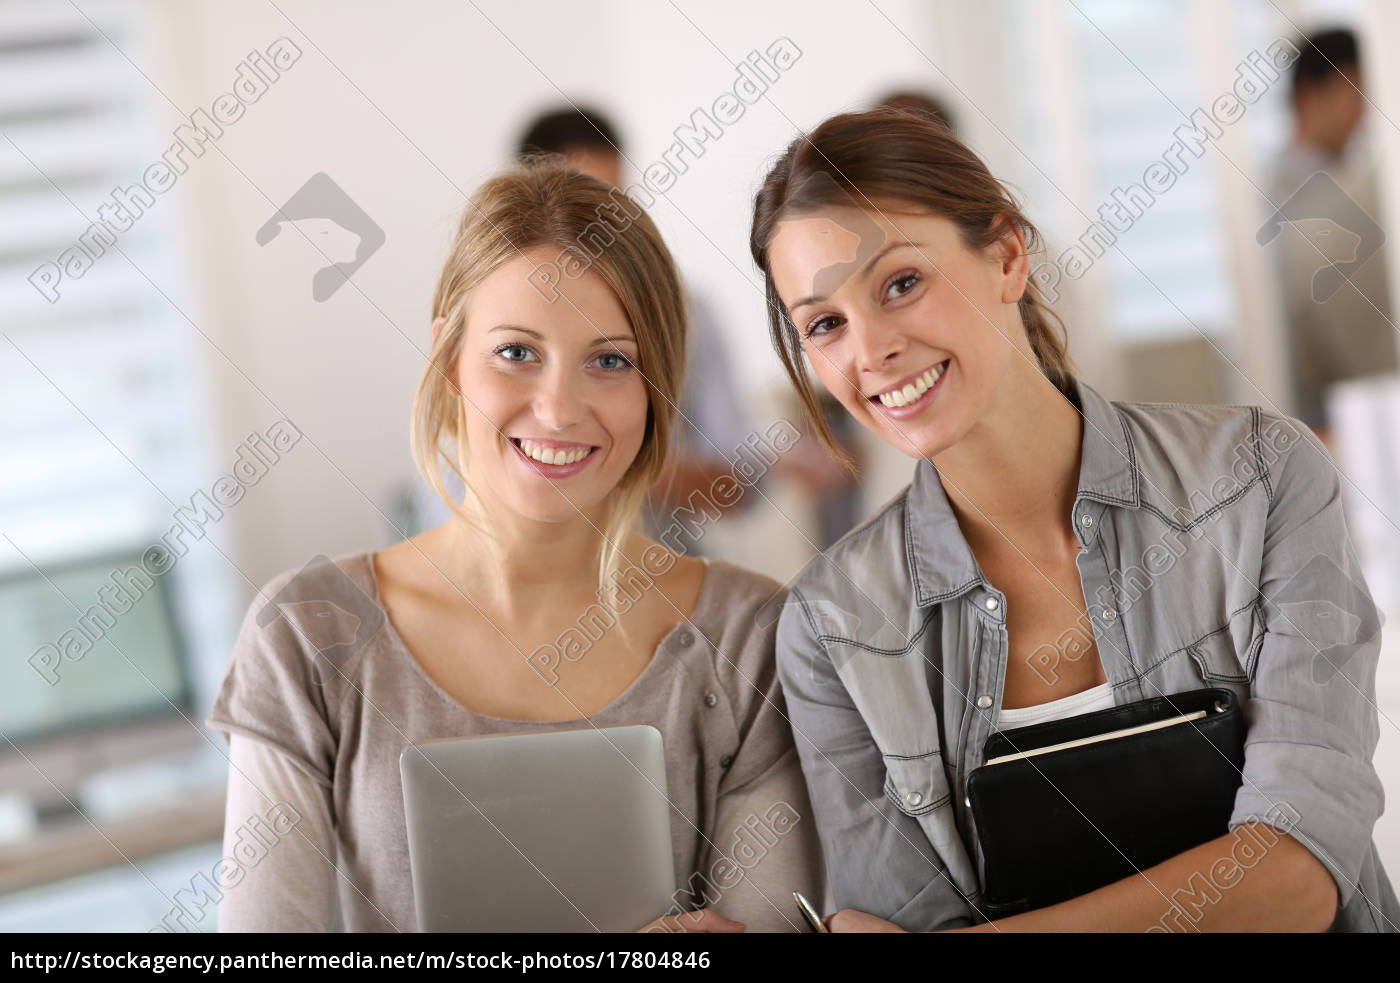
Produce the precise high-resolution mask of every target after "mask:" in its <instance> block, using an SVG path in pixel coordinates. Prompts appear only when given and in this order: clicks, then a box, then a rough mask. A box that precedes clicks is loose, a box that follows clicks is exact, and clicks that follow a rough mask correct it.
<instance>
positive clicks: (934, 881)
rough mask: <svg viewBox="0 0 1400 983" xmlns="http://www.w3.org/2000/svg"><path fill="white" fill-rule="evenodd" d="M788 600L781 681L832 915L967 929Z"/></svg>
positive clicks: (835, 678)
mask: <svg viewBox="0 0 1400 983" xmlns="http://www.w3.org/2000/svg"><path fill="white" fill-rule="evenodd" d="M805 604H806V602H805V600H804V599H803V595H802V594H801V592H800V591H797V590H794V591H793V592H792V594H791V595H790V597H789V599H788V603H787V604H786V605H784V607H783V612H782V615H781V618H780V619H779V622H778V639H777V647H778V673H779V677H780V679H781V681H782V685H783V692H784V694H785V695H786V698H787V705H788V717H789V720H790V721H791V724H792V730H793V736H794V738H795V741H796V744H797V752H798V756H799V757H800V758H801V761H802V770H803V772H804V774H805V775H806V776H807V787H808V791H809V793H810V795H811V799H812V810H813V813H814V814H815V816H816V821H817V831H818V833H819V834H820V836H821V843H822V851H823V854H824V855H825V858H826V870H827V878H828V880H829V882H830V885H831V889H832V895H833V897H834V899H835V902H836V907H837V908H838V909H841V908H852V909H855V910H857V911H864V912H868V913H869V914H872V915H877V916H878V917H880V918H884V919H887V920H889V921H892V922H894V923H895V924H897V925H899V926H900V927H901V928H904V929H907V930H909V931H929V930H934V929H942V928H956V927H961V926H963V925H967V924H970V923H971V919H970V917H968V909H967V904H966V901H965V900H964V899H963V897H962V896H961V895H960V894H959V893H958V891H957V890H956V889H955V888H954V887H953V884H952V882H951V881H950V880H949V878H948V874H947V871H946V869H945V867H944V865H943V864H942V862H941V861H940V860H939V858H938V855H937V853H936V852H935V851H934V849H933V847H932V846H931V844H930V843H929V840H928V837H927V836H925V835H924V831H923V830H922V829H921V828H920V826H919V823H918V820H916V819H915V818H914V817H912V816H909V815H906V814H905V813H903V812H901V811H900V810H899V809H898V808H897V807H896V806H895V805H894V803H893V802H892V801H891V800H890V798H889V797H888V796H887V795H886V794H885V791H884V787H885V777H886V769H885V763H884V758H883V756H882V754H881V752H880V749H879V746H878V745H877V744H876V743H875V739H874V738H873V737H872V736H871V733H870V728H869V727H868V726H867V725H866V723H865V720H864V718H863V717H862V716H861V714H860V711H859V709H857V707H856V705H855V703H854V702H853V701H852V699H851V696H850V693H849V692H848V690H847V689H846V687H845V685H844V684H843V683H842V682H841V679H840V677H839V675H838V674H837V672H836V668H835V667H834V666H833V664H832V661H831V658H830V657H829V655H828V653H827V652H826V650H825V648H824V647H823V645H822V643H821V641H820V640H819V639H818V638H817V637H816V635H815V633H814V631H813V629H812V626H811V624H810V623H809V621H808V619H807V617H806V616H805V614H804V607H805ZM930 712H932V709H930Z"/></svg>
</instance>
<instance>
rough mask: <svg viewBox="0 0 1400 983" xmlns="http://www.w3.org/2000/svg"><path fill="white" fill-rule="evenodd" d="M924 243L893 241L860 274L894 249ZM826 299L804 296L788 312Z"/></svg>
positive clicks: (916, 246)
mask: <svg viewBox="0 0 1400 983" xmlns="http://www.w3.org/2000/svg"><path fill="white" fill-rule="evenodd" d="M923 245H924V244H923V243H922V242H892V243H890V244H889V245H887V246H886V247H885V248H884V249H881V250H880V251H879V252H878V253H876V254H875V255H874V256H871V257H870V262H868V263H866V264H865V266H864V267H863V268H862V269H861V271H860V275H861V276H865V275H866V274H868V273H869V272H870V270H871V268H872V267H874V265H875V264H876V263H878V262H880V260H882V259H884V258H885V256H886V255H888V254H889V253H892V252H894V250H896V249H906V248H913V249H922V248H923ZM825 300H826V298H825V297H816V296H813V297H803V298H802V299H801V300H799V301H798V302H797V303H795V304H793V305H792V306H791V307H789V308H788V314H789V315H791V314H792V312H793V311H795V310H797V309H798V308H799V307H806V306H807V305H808V304H820V303H822V302H823V301H825Z"/></svg>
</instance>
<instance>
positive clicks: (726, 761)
mask: <svg viewBox="0 0 1400 983" xmlns="http://www.w3.org/2000/svg"><path fill="white" fill-rule="evenodd" d="M733 763H734V755H732V754H726V755H725V756H724V757H722V758H720V759H719V766H720V767H721V768H728V767H729V766H730V765H732V764H733Z"/></svg>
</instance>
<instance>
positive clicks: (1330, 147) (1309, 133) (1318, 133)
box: [1293, 119, 1346, 160]
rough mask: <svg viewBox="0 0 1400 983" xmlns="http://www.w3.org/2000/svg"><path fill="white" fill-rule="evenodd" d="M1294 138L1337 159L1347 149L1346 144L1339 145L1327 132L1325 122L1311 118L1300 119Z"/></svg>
mask: <svg viewBox="0 0 1400 983" xmlns="http://www.w3.org/2000/svg"><path fill="white" fill-rule="evenodd" d="M1293 139H1294V141H1295V142H1297V143H1299V144H1302V145H1303V146H1304V147H1307V148H1309V149H1311V150H1315V151H1317V152H1318V153H1320V154H1323V155H1325V156H1326V157H1328V158H1330V159H1332V160H1336V159H1337V158H1338V157H1340V156H1341V155H1342V151H1343V150H1345V149H1346V144H1345V143H1342V144H1341V145H1338V143H1337V140H1336V138H1335V137H1333V136H1332V135H1331V134H1330V133H1328V132H1327V129H1326V128H1325V126H1324V124H1322V123H1320V122H1315V121H1311V120H1303V119H1299V120H1298V121H1297V123H1296V125H1295V126H1294V128H1293Z"/></svg>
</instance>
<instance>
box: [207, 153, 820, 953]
mask: <svg viewBox="0 0 1400 983" xmlns="http://www.w3.org/2000/svg"><path fill="white" fill-rule="evenodd" d="M610 192H612V189H610V188H609V186H608V185H606V184H604V183H602V182H600V181H597V180H595V179H593V178H591V177H587V176H585V175H582V174H579V173H578V172H576V171H571V170H569V169H567V168H565V167H564V166H563V165H560V164H551V163H529V164H526V165H523V166H521V167H518V168H516V169H514V170H512V171H509V172H506V173H504V174H502V175H500V176H498V177H496V178H493V179H492V180H490V181H488V182H487V183H486V184H484V185H483V186H482V187H481V188H480V189H479V190H478V191H477V193H476V194H475V195H474V196H473V199H472V201H471V203H470V204H469V205H468V207H467V208H466V210H465V213H464V215H463V217H462V221H461V224H460V227H459V229H458V232H457V235H456V240H455V242H454V243H453V245H452V250H451V254H450V256H449V257H448V260H447V263H446V266H445V267H444V269H443V272H442V276H441V279H440V281H439V284H438V288H437V292H436V296H435V298H434V301H433V314H434V323H433V338H432V349H431V352H430V355H429V359H428V365H427V368H426V370H425V372H424V375H423V380H422V383H421V384H420V386H419V390H418V396H417V400H416V403H415V406H414V425H413V448H414V454H415V459H416V461H417V463H418V466H419V468H420V469H421V470H422V471H423V473H424V475H425V476H426V478H427V479H428V481H429V482H430V483H431V484H432V485H433V487H434V488H436V489H437V490H438V492H439V494H441V495H443V497H444V498H445V499H446V500H447V504H448V505H449V506H450V507H451V508H452V510H453V515H452V517H451V518H450V519H449V520H448V521H447V522H445V523H444V524H443V525H441V526H439V527H437V528H435V529H432V530H429V531H427V532H424V533H422V534H421V535H418V536H415V537H414V538H413V539H410V540H407V541H404V542H401V543H399V544H397V545H395V546H392V547H390V548H389V549H386V550H383V551H380V552H374V551H368V552H363V553H355V554H351V555H347V556H342V557H338V558H336V559H335V560H334V561H333V562H320V563H312V564H309V565H308V566H307V567H306V568H304V569H302V570H300V571H288V572H286V573H283V574H281V575H279V576H277V577H275V578H273V580H272V581H271V582H270V583H269V584H267V585H266V587H265V588H264V589H263V591H262V592H261V596H260V597H259V599H258V600H257V601H255V602H254V604H253V605H252V607H251V609H250V610H249V612H248V616H247V618H246V620H245V622H244V624H243V628H242V632H241V634H240V637H239V640H238V643H237V647H236V650H235V652H234V656H233V660H232V663H231V665H230V666H229V668H228V672H227V675H226V677H225V679H224V682H223V686H222V689H221V691H220V693H219V695H218V698H217V700H216V701H215V704H214V708H213V712H212V714H211V716H210V721H209V723H210V726H211V727H214V728H216V729H218V730H220V731H223V732H226V733H227V734H229V735H230V744H231V764H232V769H231V773H230V778H229V805H228V814H227V825H226V831H225V839H226V852H227V853H229V854H230V855H233V856H236V857H237V856H241V854H235V853H233V851H234V850H236V849H239V848H240V843H239V836H240V835H242V834H241V833H240V830H242V829H243V828H244V826H245V824H246V822H247V820H248V818H249V817H250V816H261V817H265V818H267V824H268V825H271V826H277V825H279V824H280V827H281V829H282V834H281V835H280V836H279V837H277V838H276V842H275V843H274V844H272V845H271V846H269V847H267V851H266V852H267V853H268V855H269V859H268V861H267V862H266V863H257V864H255V865H253V866H251V867H246V865H245V873H244V875H243V877H242V880H241V882H240V883H237V884H232V885H230V886H229V887H228V888H227V890H226V892H225V896H224V898H223V901H222V903H221V905H220V909H219V927H220V929H221V930H225V931H227V930H280V931H323V930H329V929H332V928H343V929H346V930H349V931H396V930H397V931H412V930H414V928H415V927H416V920H415V912H414V901H413V889H412V883H411V877H410V871H409V860H408V846H407V840H406V834H405V827H404V816H403V806H402V789H401V785H400V779H399V763H398V762H399V753H400V751H401V750H402V749H403V748H404V746H405V745H407V744H409V743H410V742H416V741H422V740H427V739H431V738H444V737H456V736H465V735H472V734H486V733H509V732H512V731H522V730H534V729H539V728H541V727H550V726H558V727H578V726H587V725H589V724H595V725H599V726H603V725H608V724H618V723H650V724H653V725H654V726H656V727H658V728H659V729H660V730H661V732H662V734H663V735H664V738H665V748H666V767H667V781H668V785H669V789H668V792H669V795H670V799H671V804H672V806H673V808H672V810H671V828H672V841H673V846H674V851H675V872H676V881H677V885H678V892H677V896H676V904H675V905H674V907H673V910H671V911H669V912H661V911H659V912H657V913H656V915H657V920H656V921H655V922H653V923H652V924H651V925H650V926H648V927H650V928H653V929H664V930H671V931H708V932H732V931H743V930H745V929H747V930H749V931H755V930H778V931H795V930H797V929H798V928H799V926H800V924H801V923H800V919H799V917H798V914H797V911H796V909H795V907H794V906H793V905H792V903H791V897H792V896H791V891H792V890H794V889H796V890H801V891H803V892H805V893H811V895H812V896H820V891H821V879H820V863H821V861H820V854H819V849H818V847H817V845H816V843H817V841H816V831H815V827H814V824H813V823H812V821H811V819H810V809H809V806H808V804H807V798H806V792H805V788H804V785H803V782H802V776H801V770H800V765H799V763H798V760H797V757H796V753H795V750H794V748H793V743H792V737H791V733H790V729H789V725H788V723H787V719H786V716H785V710H784V707H783V703H782V697H781V693H780V690H779V688H778V684H777V677H776V670H775V666H774V660H773V636H774V630H775V624H776V609H775V607H774V605H775V603H780V602H781V599H782V598H781V594H782V590H781V587H780V586H779V585H778V584H777V583H775V582H774V581H772V580H770V579H768V578H766V577H763V576H760V575H757V574H754V573H751V572H749V571H746V570H743V569H741V568H738V567H736V566H733V565H731V564H729V563H726V562H723V561H719V560H711V561H709V562H703V561H699V560H695V559H691V558H687V557H684V556H678V555H677V554H675V553H673V552H671V551H670V550H668V549H667V548H666V547H665V546H663V545H661V544H659V543H655V542H652V541H650V540H647V539H645V538H643V537H642V536H641V535H639V534H638V533H637V532H636V531H634V529H633V526H634V523H635V520H636V518H637V514H638V509H639V505H640V503H641V501H642V499H643V497H644V495H645V494H646V491H647V489H648V487H649V486H650V485H651V484H652V482H653V481H654V480H655V479H656V477H657V475H658V474H659V473H660V472H661V469H662V467H663V466H664V464H665V461H666V455H667V448H668V437H669V435H670V434H671V433H672V426H673V423H674V419H675V405H676V402H677V398H678V394H679V392H680V389H681V384H682V372H683V364H682V362H683V353H684V351H685V321H684V314H683V304H682V297H681V291H680V287H679V283H678V280H677V276H676V272H675V269H674V268H673V266H672V262H671V257H670V254H669V253H668V251H667V249H666V246H665V244H664V243H663V242H662V240H661V237H660V235H659V234H658V232H657V230H656V228H655V226H654V225H653V224H652V222H651V220H650V219H649V218H648V217H647V216H646V215H645V213H643V212H642V211H641V210H640V209H639V208H637V207H636V206H635V205H633V204H631V203H630V202H629V201H627V200H626V199H624V198H622V197H620V196H619V195H617V194H616V193H610ZM561 270H562V271H564V273H563V275H556V274H558V273H559V271H561ZM440 460H446V461H448V462H449V464H450V466H451V467H452V468H453V469H454V470H455V471H456V472H457V476H458V478H459V479H460V480H461V482H462V484H463V485H464V486H465V488H466V489H467V493H466V495H465V496H464V497H463V498H462V500H460V501H458V500H455V499H453V498H452V497H451V496H450V495H449V494H448V492H447V491H446V483H445V482H444V480H443V476H442V474H441V471H440V466H439V462H440ZM347 614H348V615H349V616H350V617H346V616H345V615H347ZM279 804H285V807H283V806H280V805H279ZM279 808H280V809H281V812H276V813H275V814H274V813H270V812H269V810H274V811H275V810H277V809H279ZM755 820H756V821H757V825H755ZM765 830H766V831H767V835H764V836H757V835H756V831H757V833H763V832H764V831H765ZM775 830H779V831H778V832H774V831H775ZM751 840H752V841H755V842H757V843H760V844H761V846H759V847H755V846H754V845H753V843H748V841H751ZM739 843H748V846H747V847H746V849H745V853H744V856H745V859H746V860H747V861H748V862H747V863H738V864H736V863H735V858H734V857H733V856H732V854H733V852H734V851H735V848H736V844H739ZM243 849H244V852H245V853H247V847H246V846H245V847H243ZM755 853H758V854H761V857H760V858H759V859H757V860H756V861H755V860H754V859H753V857H754V854H755ZM464 889H465V890H473V889H475V887H474V886H472V885H464ZM682 913H686V914H684V915H683V914H682ZM524 928H527V926H522V929H524Z"/></svg>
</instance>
